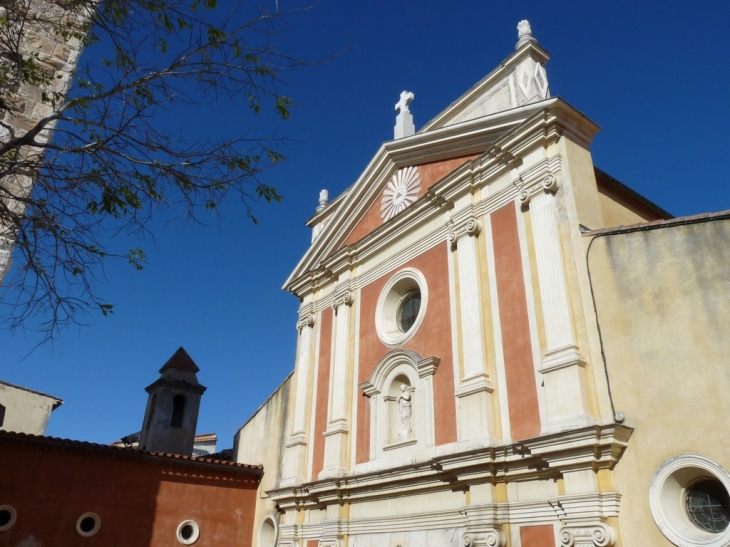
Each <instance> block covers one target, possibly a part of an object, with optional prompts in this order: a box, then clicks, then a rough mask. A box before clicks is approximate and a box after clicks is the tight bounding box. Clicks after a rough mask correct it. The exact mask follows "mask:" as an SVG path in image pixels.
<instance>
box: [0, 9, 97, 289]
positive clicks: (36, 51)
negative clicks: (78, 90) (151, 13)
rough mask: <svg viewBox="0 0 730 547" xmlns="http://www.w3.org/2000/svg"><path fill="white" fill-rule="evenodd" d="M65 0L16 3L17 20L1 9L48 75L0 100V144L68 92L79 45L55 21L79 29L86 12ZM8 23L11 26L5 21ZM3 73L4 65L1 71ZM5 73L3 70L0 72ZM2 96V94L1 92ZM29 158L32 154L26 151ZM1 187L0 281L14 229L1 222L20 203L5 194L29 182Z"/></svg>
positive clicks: (10, 181)
mask: <svg viewBox="0 0 730 547" xmlns="http://www.w3.org/2000/svg"><path fill="white" fill-rule="evenodd" d="M63 4H64V2H63V0H57V1H55V2H54V1H48V0H17V2H14V3H13V10H15V11H17V12H18V13H21V14H23V13H24V16H23V17H21V20H15V14H14V13H13V14H9V13H8V12H7V10H6V9H5V8H0V15H5V16H6V17H7V16H10V17H9V19H12V20H15V22H14V25H15V26H14V27H9V28H7V29H4V30H7V31H8V32H7V33H8V34H13V31H14V32H15V34H16V35H17V36H18V37H19V39H20V51H21V53H22V54H23V56H24V57H31V56H32V58H33V60H34V62H35V64H36V65H37V66H38V68H39V70H40V72H41V73H43V74H44V75H47V76H49V77H50V80H49V81H50V83H49V84H48V85H33V84H30V83H21V84H20V85H19V86H18V87H17V89H16V90H15V93H13V94H12V95H11V96H10V97H3V99H6V100H4V101H0V143H3V144H5V143H7V142H9V140H10V139H13V138H17V137H21V136H23V135H25V134H26V133H27V132H28V131H31V130H32V129H33V128H34V127H36V126H37V124H38V123H39V122H40V121H41V120H43V119H44V118H46V117H48V116H50V115H52V113H53V107H52V105H51V104H50V103H49V102H48V101H47V100H46V101H44V94H45V95H46V96H49V95H50V94H53V93H61V94H63V93H66V92H67V91H68V90H69V88H70V87H71V81H72V77H73V72H74V69H75V67H76V64H77V63H78V60H79V57H80V55H81V48H82V43H81V41H80V40H79V39H78V38H74V37H71V38H64V37H62V36H61V35H60V34H59V33H58V27H59V23H60V24H62V25H63V26H65V27H67V28H69V27H74V28H81V25H82V23H83V21H84V17H85V13H84V12H79V11H69V10H68V9H66V8H65V7H63ZM8 25H11V23H8ZM3 69H7V66H5V67H3ZM4 72H6V73H7V70H4ZM3 95H5V93H3ZM54 125H55V123H53V122H52V123H49V124H48V125H47V126H46V130H45V131H44V132H42V133H41V134H40V135H39V136H38V137H37V138H36V140H41V141H43V140H48V139H50V137H51V132H52V130H53V128H54ZM25 153H26V154H30V153H31V152H30V151H25ZM0 184H1V185H2V186H3V187H4V188H5V189H7V190H8V191H7V192H2V194H0V201H2V203H0V282H2V279H3V277H4V275H5V273H6V272H7V271H8V270H9V269H10V258H11V253H12V247H13V233H12V228H11V227H10V226H8V223H7V221H6V222H3V218H2V213H3V210H5V211H12V212H20V211H22V208H23V205H22V204H21V203H19V202H18V201H17V200H13V199H12V198H10V197H9V196H23V195H27V194H29V193H30V191H31V188H32V185H33V181H32V179H31V178H30V177H28V176H17V175H16V176H6V177H5V178H4V179H2V181H0Z"/></svg>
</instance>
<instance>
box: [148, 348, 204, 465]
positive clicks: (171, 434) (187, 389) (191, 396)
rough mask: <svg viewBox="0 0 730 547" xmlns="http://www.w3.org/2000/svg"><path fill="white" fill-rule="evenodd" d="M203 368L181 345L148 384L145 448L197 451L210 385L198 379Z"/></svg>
mask: <svg viewBox="0 0 730 547" xmlns="http://www.w3.org/2000/svg"><path fill="white" fill-rule="evenodd" d="M199 370H200V369H199V368H198V367H197V365H196V364H195V362H194V361H193V360H192V359H191V358H190V356H189V355H188V354H187V352H186V351H185V350H184V349H183V348H179V349H178V350H177V351H176V352H175V354H174V355H173V356H172V357H170V359H169V360H168V361H167V363H165V364H164V366H163V367H162V368H161V369H160V378H159V379H158V380H157V381H156V382H154V383H152V384H150V385H149V386H147V388H146V391H147V393H149V399H148V401H147V410H146V412H145V414H144V422H143V423H142V433H141V434H140V440H139V447H140V448H141V449H142V450H149V451H151V452H171V453H174V454H188V455H190V454H192V453H193V443H194V441H195V428H196V426H197V424H198V411H199V409H200V397H201V396H202V395H203V392H204V391H205V389H206V388H205V386H202V385H201V384H200V383H198V378H197V376H196V373H197V372H198V371H199Z"/></svg>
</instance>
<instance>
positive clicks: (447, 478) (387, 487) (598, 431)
mask: <svg viewBox="0 0 730 547" xmlns="http://www.w3.org/2000/svg"><path fill="white" fill-rule="evenodd" d="M632 432H633V430H632V429H631V428H628V427H626V426H623V425H618V424H607V425H598V426H592V427H587V428H582V429H577V430H573V431H564V432H561V433H558V434H551V435H544V436H541V437H535V438H533V439H527V440H524V441H520V442H518V443H513V444H510V445H505V446H495V447H485V448H480V449H475V450H470V451H466V452H462V453H457V454H450V455H444V456H438V457H434V458H432V459H429V460H427V461H423V462H421V463H412V464H411V465H408V466H404V467H398V468H391V469H385V470H378V471H373V472H368V473H362V474H357V475H355V474H353V475H346V476H343V477H338V478H335V479H325V480H319V481H314V482H308V483H304V484H302V485H299V486H296V487H292V488H280V489H275V490H270V491H269V492H267V493H268V494H269V495H270V496H271V499H272V500H274V501H275V502H276V503H277V504H279V506H280V507H281V508H282V509H284V510H286V509H287V508H290V507H295V506H296V507H299V508H302V507H321V505H322V504H327V503H336V502H337V501H338V500H343V499H347V500H349V501H353V502H354V501H364V500H368V499H380V498H385V497H389V496H393V495H413V494H416V493H425V492H429V491H438V490H444V489H449V490H453V489H455V488H459V487H466V486H467V485H469V484H474V483H479V482H491V483H494V482H510V481H515V480H527V479H546V478H556V477H559V476H560V475H561V474H562V473H563V472H566V471H574V470H579V469H592V470H597V469H604V468H606V469H612V468H613V467H614V466H615V464H616V463H617V462H618V461H619V459H620V458H621V456H622V454H623V452H624V450H625V449H626V447H627V445H628V440H629V437H630V436H631V433H632Z"/></svg>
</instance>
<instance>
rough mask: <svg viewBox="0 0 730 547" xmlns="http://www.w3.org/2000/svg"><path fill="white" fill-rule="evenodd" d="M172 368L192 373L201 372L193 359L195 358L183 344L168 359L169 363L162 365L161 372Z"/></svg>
mask: <svg viewBox="0 0 730 547" xmlns="http://www.w3.org/2000/svg"><path fill="white" fill-rule="evenodd" d="M171 368H175V369H177V370H184V371H186V372H192V373H197V372H200V369H199V368H198V365H196V364H195V361H193V359H192V358H191V357H190V356H189V355H188V352H186V351H185V350H184V349H183V347H182V346H180V347H179V348H178V350H177V351H176V352H175V353H174V354H173V356H172V357H170V358H169V359H168V360H167V363H165V364H164V365H162V368H161V369H160V374H162V373H163V372H165V371H166V370H167V369H171Z"/></svg>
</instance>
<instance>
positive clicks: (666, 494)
mask: <svg viewBox="0 0 730 547" xmlns="http://www.w3.org/2000/svg"><path fill="white" fill-rule="evenodd" d="M699 479H716V480H718V481H720V482H721V483H722V485H723V486H724V487H725V489H726V490H727V491H728V492H730V473H728V471H727V470H726V469H725V468H724V467H723V466H722V465H720V464H719V463H717V462H716V461H714V460H711V459H710V458H707V457H705V456H700V455H699V454H680V455H679V456H675V457H673V458H670V459H668V460H667V461H666V462H664V463H663V464H662V465H660V466H659V469H658V470H657V472H656V473H655V474H654V477H653V478H652V480H651V486H650V487H649V507H650V508H651V514H652V516H653V517H654V522H656V525H657V527H658V528H659V530H660V531H661V533H662V534H664V537H666V538H667V539H668V540H669V541H671V542H672V543H673V544H674V545H676V546H677V547H725V546H727V545H728V544H730V526H729V527H728V528H726V529H725V531H724V532H721V533H719V534H713V533H710V532H706V531H704V530H702V529H700V528H699V527H698V526H696V525H695V524H693V523H692V521H690V519H689V517H688V516H687V512H686V509H685V497H686V491H687V488H689V487H690V486H692V484H693V483H696V482H697V481H698V480H699Z"/></svg>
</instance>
